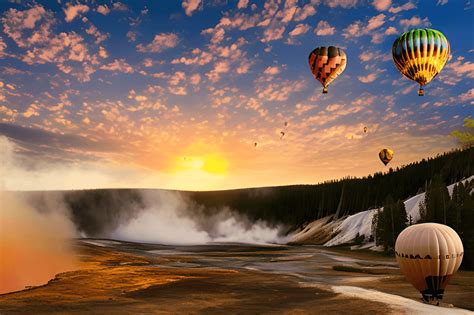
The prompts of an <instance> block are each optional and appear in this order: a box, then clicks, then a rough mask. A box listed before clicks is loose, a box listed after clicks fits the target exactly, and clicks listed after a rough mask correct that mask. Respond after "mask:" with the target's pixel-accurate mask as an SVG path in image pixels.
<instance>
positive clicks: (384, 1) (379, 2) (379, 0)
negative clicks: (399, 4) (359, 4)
mask: <svg viewBox="0 0 474 315" xmlns="http://www.w3.org/2000/svg"><path fill="white" fill-rule="evenodd" d="M372 5H373V6H374V8H375V9H377V10H378V11H386V10H387V9H388V8H389V7H390V6H391V5H392V0H374V1H373V2H372Z"/></svg>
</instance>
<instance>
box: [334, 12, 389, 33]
mask: <svg viewBox="0 0 474 315" xmlns="http://www.w3.org/2000/svg"><path fill="white" fill-rule="evenodd" d="M385 17H386V15H385V14H383V13H380V14H379V15H376V16H373V17H371V18H370V19H369V20H368V22H367V25H366V26H363V24H362V22H361V21H356V22H354V23H352V24H350V25H349V26H348V27H346V28H345V29H344V31H343V34H342V36H344V37H345V38H346V39H350V38H356V37H360V36H363V35H368V34H370V33H372V31H373V30H375V29H377V28H379V27H381V26H382V25H384V24H385ZM372 35H374V34H372ZM378 36H380V35H378Z"/></svg>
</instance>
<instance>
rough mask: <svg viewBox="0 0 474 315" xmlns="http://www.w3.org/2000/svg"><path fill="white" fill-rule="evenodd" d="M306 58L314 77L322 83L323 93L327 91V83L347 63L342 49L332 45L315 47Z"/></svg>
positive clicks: (342, 69)
mask: <svg viewBox="0 0 474 315" xmlns="http://www.w3.org/2000/svg"><path fill="white" fill-rule="evenodd" d="M308 59H309V68H310V69H311V72H312V73H313V75H314V78H315V79H316V80H318V81H319V82H321V84H322V85H323V93H327V92H328V85H329V84H330V83H331V82H332V81H334V80H335V79H336V78H337V77H338V76H339V75H340V74H341V73H342V72H343V71H344V69H346V64H347V57H346V53H345V52H344V50H342V49H341V48H337V47H334V46H329V47H318V48H315V49H314V50H313V51H312V52H311V53H310V54H309V58H308Z"/></svg>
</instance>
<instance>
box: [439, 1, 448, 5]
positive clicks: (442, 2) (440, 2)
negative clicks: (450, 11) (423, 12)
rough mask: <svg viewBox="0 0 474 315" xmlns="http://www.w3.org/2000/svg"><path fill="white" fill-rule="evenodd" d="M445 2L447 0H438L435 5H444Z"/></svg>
mask: <svg viewBox="0 0 474 315" xmlns="http://www.w3.org/2000/svg"><path fill="white" fill-rule="evenodd" d="M446 3H448V0H438V2H437V3H436V5H445V4H446Z"/></svg>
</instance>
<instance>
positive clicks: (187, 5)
mask: <svg viewBox="0 0 474 315" xmlns="http://www.w3.org/2000/svg"><path fill="white" fill-rule="evenodd" d="M181 5H182V7H183V8H184V12H185V13H186V15H187V16H191V15H193V13H194V12H195V11H196V10H198V9H199V6H200V5H201V0H183V3H182V4H181Z"/></svg>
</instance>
